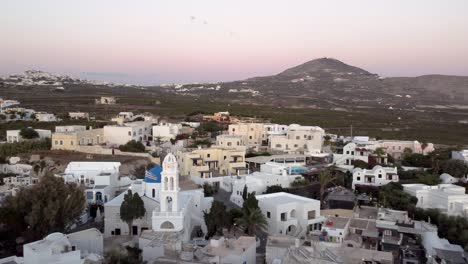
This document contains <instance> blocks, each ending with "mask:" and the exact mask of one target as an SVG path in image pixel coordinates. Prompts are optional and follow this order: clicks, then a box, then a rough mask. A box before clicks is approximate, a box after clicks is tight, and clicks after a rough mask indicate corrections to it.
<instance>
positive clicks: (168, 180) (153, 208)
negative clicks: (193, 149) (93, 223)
mask: <svg viewBox="0 0 468 264" xmlns="http://www.w3.org/2000/svg"><path fill="white" fill-rule="evenodd" d="M129 190H132V192H133V193H137V194H138V195H139V196H140V197H141V198H142V200H143V202H144V206H145V209H146V214H145V216H144V217H143V218H141V219H137V220H135V221H134V222H133V226H132V227H131V230H129V229H128V225H127V223H125V222H123V221H122V220H121V219H120V217H119V212H120V206H121V204H122V202H123V200H124V196H125V194H126V193H127V191H125V192H123V193H122V194H120V195H118V196H117V197H115V198H114V199H112V200H111V201H109V202H107V203H105V205H104V208H105V210H104V213H105V218H104V229H105V232H104V235H105V236H106V237H110V236H116V235H130V234H131V235H140V238H139V247H140V249H141V250H142V251H143V253H142V254H143V256H144V260H145V261H149V260H150V259H153V258H157V257H160V256H163V255H164V254H163V251H164V244H165V242H164V241H165V240H166V239H175V240H176V242H177V241H179V242H187V241H188V240H189V239H190V238H191V234H192V231H193V230H194V229H195V227H196V226H199V227H201V230H202V231H203V232H205V233H206V225H205V221H204V219H203V211H204V210H209V208H211V203H212V201H213V198H211V197H207V198H205V197H204V193H203V191H202V190H191V191H181V190H180V188H179V170H178V167H177V160H176V157H175V156H174V155H172V154H168V155H166V157H165V158H164V161H163V165H162V168H161V167H159V166H158V165H156V166H155V168H154V169H152V170H151V171H149V172H148V173H146V176H145V179H144V180H143V181H141V180H138V181H135V182H134V183H133V184H132V185H131V186H130V188H129ZM161 239H162V240H163V241H162V243H157V242H156V241H159V242H161ZM176 244H180V243H176ZM145 256H146V257H145Z"/></svg>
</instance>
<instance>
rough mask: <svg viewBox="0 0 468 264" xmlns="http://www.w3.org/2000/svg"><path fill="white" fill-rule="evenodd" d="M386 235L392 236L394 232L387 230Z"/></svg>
mask: <svg viewBox="0 0 468 264" xmlns="http://www.w3.org/2000/svg"><path fill="white" fill-rule="evenodd" d="M384 235H386V236H391V235H392V230H385V231H384Z"/></svg>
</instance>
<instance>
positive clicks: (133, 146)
mask: <svg viewBox="0 0 468 264" xmlns="http://www.w3.org/2000/svg"><path fill="white" fill-rule="evenodd" d="M119 150H120V151H123V152H145V145H143V143H141V142H139V141H135V140H130V141H129V142H127V143H126V144H125V145H120V146H119Z"/></svg>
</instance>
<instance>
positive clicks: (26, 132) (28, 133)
mask: <svg viewBox="0 0 468 264" xmlns="http://www.w3.org/2000/svg"><path fill="white" fill-rule="evenodd" d="M19 134H20V136H21V137H22V138H25V139H33V138H38V137H39V133H37V131H36V130H34V129H32V128H30V127H28V128H22V129H21V130H20V132H19Z"/></svg>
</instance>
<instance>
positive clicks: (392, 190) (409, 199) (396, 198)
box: [379, 182, 418, 211]
mask: <svg viewBox="0 0 468 264" xmlns="http://www.w3.org/2000/svg"><path fill="white" fill-rule="evenodd" d="M417 202H418V199H417V198H416V197H414V196H411V195H410V194H408V193H405V192H404V191H403V186H402V185H401V183H397V182H391V183H389V184H387V185H385V186H383V187H382V188H381V189H380V193H379V203H380V204H381V205H382V206H383V207H386V208H391V209H394V210H403V211H414V208H415V206H416V203H417Z"/></svg>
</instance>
